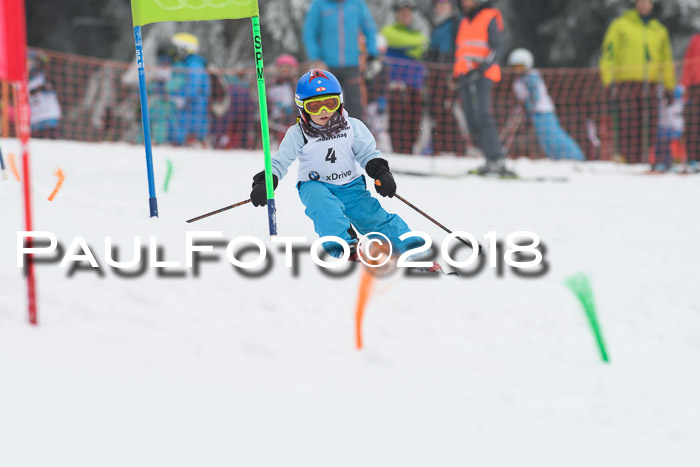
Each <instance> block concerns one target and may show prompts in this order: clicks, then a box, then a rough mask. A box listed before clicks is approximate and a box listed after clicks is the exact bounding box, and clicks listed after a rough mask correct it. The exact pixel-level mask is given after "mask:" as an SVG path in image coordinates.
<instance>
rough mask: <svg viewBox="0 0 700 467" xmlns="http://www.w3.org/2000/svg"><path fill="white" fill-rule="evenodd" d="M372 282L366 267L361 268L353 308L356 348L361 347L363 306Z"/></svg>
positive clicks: (370, 291)
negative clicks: (355, 303) (358, 287)
mask: <svg viewBox="0 0 700 467" xmlns="http://www.w3.org/2000/svg"><path fill="white" fill-rule="evenodd" d="M373 284H374V276H373V275H372V273H371V272H369V271H368V270H367V269H365V268H362V277H361V278H360V290H359V292H358V294H357V307H356V308H355V345H356V347H357V350H361V349H362V321H363V319H364V316H365V307H366V306H367V301H368V300H369V296H370V294H371V293H372V285H373Z"/></svg>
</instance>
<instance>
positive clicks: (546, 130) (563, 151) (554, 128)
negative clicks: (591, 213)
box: [508, 49, 584, 161]
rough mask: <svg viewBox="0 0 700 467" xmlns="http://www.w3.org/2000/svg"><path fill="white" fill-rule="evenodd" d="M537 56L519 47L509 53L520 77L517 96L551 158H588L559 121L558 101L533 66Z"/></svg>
mask: <svg viewBox="0 0 700 467" xmlns="http://www.w3.org/2000/svg"><path fill="white" fill-rule="evenodd" d="M534 62H535V59H534V57H533V55H532V53H531V52H530V51H529V50H527V49H515V50H514V51H512V52H511V53H510V55H509V56H508V65H510V66H512V67H513V68H514V69H515V70H516V72H517V73H518V74H519V76H518V77H517V78H516V79H515V81H514V82H513V92H514V93H515V97H516V98H517V99H518V100H519V101H520V102H521V103H522V104H523V105H524V106H525V110H526V111H527V114H528V115H529V116H530V118H532V123H533V125H534V127H535V133H536V134H537V142H538V143H539V145H540V147H541V148H542V150H543V151H544V152H545V154H546V155H547V157H548V158H550V159H572V160H576V161H582V160H584V156H583V152H582V151H581V148H580V147H579V145H578V144H577V143H576V141H574V140H573V138H571V136H569V134H568V133H567V132H566V131H565V130H564V129H563V128H562V127H561V125H560V124H559V119H558V118H557V114H556V113H555V108H554V103H553V102H552V98H551V97H550V96H549V92H548V91H547V86H546V85H545V82H544V79H542V75H541V74H540V72H539V71H537V70H535V69H533V68H532V67H533V65H534Z"/></svg>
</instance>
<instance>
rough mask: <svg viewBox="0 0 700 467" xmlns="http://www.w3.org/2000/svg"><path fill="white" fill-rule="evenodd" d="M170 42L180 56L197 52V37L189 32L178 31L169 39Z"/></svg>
mask: <svg viewBox="0 0 700 467" xmlns="http://www.w3.org/2000/svg"><path fill="white" fill-rule="evenodd" d="M170 42H171V43H172V44H173V46H175V48H176V49H177V54H178V55H179V56H180V57H186V56H188V55H192V54H196V53H198V52H199V39H197V36H195V35H194V34H190V33H189V32H178V33H177V34H175V35H174V36H173V37H172V38H171V39H170Z"/></svg>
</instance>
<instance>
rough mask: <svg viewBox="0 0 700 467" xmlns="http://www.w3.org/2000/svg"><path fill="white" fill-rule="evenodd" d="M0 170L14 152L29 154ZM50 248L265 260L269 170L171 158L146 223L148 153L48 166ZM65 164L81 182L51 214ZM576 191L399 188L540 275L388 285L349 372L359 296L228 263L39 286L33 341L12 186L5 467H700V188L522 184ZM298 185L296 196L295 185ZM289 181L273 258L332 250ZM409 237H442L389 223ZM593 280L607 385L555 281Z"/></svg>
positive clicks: (476, 183)
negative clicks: (260, 185) (504, 244)
mask: <svg viewBox="0 0 700 467" xmlns="http://www.w3.org/2000/svg"><path fill="white" fill-rule="evenodd" d="M1 143H2V148H3V153H4V154H5V156H6V157H7V154H8V152H15V153H17V144H16V142H15V141H13V140H5V141H2V142H1ZM32 150H33V166H32V169H33V174H34V177H35V182H34V198H35V216H34V221H35V230H48V231H51V232H54V233H55V234H56V235H57V236H58V238H59V240H60V241H62V242H64V246H66V247H67V246H68V243H69V242H70V240H71V239H72V238H73V237H75V236H84V237H85V238H86V240H87V242H88V243H89V244H90V246H91V247H93V251H94V253H95V256H96V257H97V260H98V261H99V262H100V263H101V264H102V265H103V267H104V266H105V265H104V251H103V250H104V237H105V236H106V235H110V236H111V237H112V238H113V241H114V243H115V244H117V245H118V246H119V247H120V248H121V251H122V254H123V255H124V256H125V257H126V256H129V255H131V252H132V248H133V247H132V242H133V237H134V236H140V237H141V238H142V240H143V242H144V243H145V242H147V238H148V237H149V236H156V237H157V239H158V243H159V244H160V245H162V246H163V247H164V248H165V252H166V259H167V260H172V261H176V260H177V261H183V260H184V257H185V252H184V244H185V241H184V240H185V232H186V231H187V230H188V228H189V229H190V230H194V229H197V230H210V231H211V230H213V231H223V232H224V238H225V239H227V240H230V239H232V238H234V237H236V236H240V235H253V236H257V237H259V238H261V239H264V240H265V241H267V224H266V222H267V221H266V211H265V210H264V209H255V208H253V207H252V206H250V205H248V206H244V207H241V208H237V209H234V210H231V211H228V212H226V213H222V214H219V215H217V216H213V217H211V218H209V219H206V220H203V221H200V222H198V223H196V224H191V225H190V224H186V223H185V222H184V221H185V219H188V218H190V217H194V216H196V215H199V214H201V213H204V212H207V211H210V210H214V209H217V208H219V207H223V206H225V205H227V204H231V203H234V202H236V201H239V200H242V199H245V198H247V196H248V193H249V188H250V179H251V177H252V175H253V174H254V173H255V172H257V171H259V170H261V169H262V156H261V155H260V154H259V153H249V152H244V151H238V152H208V151H196V150H184V149H169V148H157V149H156V154H155V168H156V179H157V185H158V187H159V189H161V188H162V185H163V178H164V175H165V170H166V164H165V159H166V158H170V159H171V161H172V162H173V165H174V172H173V175H172V179H171V182H170V190H169V191H168V192H167V193H163V192H162V190H159V193H158V197H159V205H160V215H161V217H160V219H157V220H156V219H149V218H148V203H147V189H146V173H145V163H144V156H143V149H142V148H140V147H132V146H124V145H109V144H99V145H95V144H78V143H67V142H44V141H37V142H34V143H33V146H32ZM390 162H391V164H392V166H394V167H401V168H403V169H405V170H437V171H440V172H457V171H460V172H462V171H466V169H467V168H471V167H473V166H475V165H476V164H477V163H478V162H477V161H476V160H469V159H440V160H438V161H431V160H429V159H425V158H411V157H391V158H390ZM56 167H61V168H62V170H63V171H64V172H65V175H66V180H65V183H64V185H63V188H62V189H61V191H60V192H59V194H58V195H57V196H56V199H55V200H54V201H53V202H52V203H50V202H48V201H47V200H46V198H47V196H48V195H49V194H50V193H51V190H52V189H53V187H54V185H55V183H56V178H55V176H54V175H53V173H52V172H53V171H54V170H55V168H56ZM515 168H516V169H517V170H518V171H519V172H520V173H522V174H524V175H535V174H539V175H542V174H546V175H550V176H566V177H568V178H569V182H568V183H530V182H512V181H498V180H482V179H478V178H460V179H444V178H417V177H407V176H400V175H397V183H398V187H399V190H398V191H399V193H400V194H402V195H403V196H404V197H406V198H407V199H408V200H410V201H411V202H413V203H414V204H416V205H417V206H419V207H420V208H422V209H424V210H426V211H427V212H428V213H430V214H431V215H433V216H434V217H435V218H436V219H438V220H440V221H441V222H443V223H445V224H446V225H447V226H448V227H450V228H452V229H454V230H466V231H469V232H471V233H472V234H474V235H475V236H476V237H477V238H480V239H483V236H484V234H486V233H487V232H489V231H496V232H498V237H499V238H501V239H504V238H505V236H506V235H507V234H508V233H510V232H514V231H519V230H530V231H533V232H536V233H537V234H539V235H540V237H541V238H542V240H543V242H544V243H545V244H546V245H547V247H548V251H547V254H546V260H547V261H548V263H549V265H550V270H549V272H548V274H547V275H545V276H544V277H542V278H538V279H523V278H520V277H518V276H516V275H514V274H513V273H512V271H509V270H506V271H505V273H504V275H503V277H497V274H496V272H495V271H494V270H493V269H490V268H488V267H487V268H485V269H484V270H483V271H482V272H481V273H480V274H478V275H477V276H476V277H472V278H464V277H460V278H451V277H438V278H436V279H409V278H404V277H402V276H400V275H395V276H392V277H390V278H388V279H384V280H382V281H379V282H378V283H377V285H376V290H375V293H374V295H373V296H372V297H371V299H370V302H369V305H368V309H367V313H366V318H365V344H366V348H365V349H364V350H363V351H361V352H358V351H356V350H355V349H354V308H355V301H356V297H357V288H358V282H359V273H358V272H357V271H356V273H355V274H352V275H351V276H349V277H347V278H345V279H340V280H339V279H331V278H328V277H326V276H325V275H323V274H322V273H321V272H320V271H319V270H318V268H317V267H316V266H315V265H313V264H312V262H311V260H310V258H309V256H308V254H302V255H301V257H300V271H299V275H298V277H294V275H293V273H292V272H291V271H290V270H288V269H286V268H284V265H283V256H282V254H281V253H279V252H277V250H276V247H275V248H272V249H271V250H270V253H271V255H272V256H274V259H275V263H274V267H273V268H272V270H271V272H270V273H269V274H268V275H266V276H264V277H263V278H259V279H247V278H244V277H242V276H241V275H240V274H238V273H237V272H236V271H234V269H233V267H232V266H231V265H230V264H228V263H227V262H226V261H225V259H223V250H221V249H219V250H218V251H219V253H220V257H221V258H222V260H220V261H219V262H218V263H211V262H209V263H204V264H203V265H202V271H201V275H200V277H198V278H195V277H193V273H192V271H191V270H190V271H187V272H186V277H185V278H159V277H157V275H156V272H155V270H148V271H147V272H146V273H145V274H144V275H143V276H142V277H139V278H136V279H122V278H119V277H117V276H116V275H115V274H114V272H113V271H112V270H110V269H108V268H104V269H102V271H103V272H104V277H100V276H98V274H97V273H95V272H94V271H86V270H81V271H78V272H76V273H75V275H74V276H73V277H71V278H68V277H67V272H66V269H61V268H59V267H58V265H57V264H47V265H39V266H38V267H37V272H38V296H39V320H40V325H39V327H36V328H34V327H30V326H29V325H27V324H26V311H25V308H26V304H25V295H26V292H25V286H24V282H23V278H22V276H21V271H20V270H19V269H18V268H17V267H16V266H15V263H16V232H17V230H22V229H23V227H22V226H23V223H22V217H21V212H22V205H21V190H20V184H19V183H17V182H16V181H14V180H13V179H8V180H7V181H0V225H1V228H0V290H2V294H1V295H0V297H1V298H0V465H3V466H12V467H25V466H70V467H76V466H101V467H102V466H124V465H130V466H154V465H159V466H160V465H163V466H165V465H167V466H192V465H202V466H205V465H206V466H224V465H226V466H230V465H241V466H246V467H250V466H272V465H275V466H279V465H290V466H291V465H294V466H296V465H299V466H329V465H333V466H350V465H352V466H356V465H367V466H414V465H415V466H426V465H436V466H438V465H439V466H465V465H473V466H538V467H542V466H567V467H573V466H586V467H588V466H591V465H598V466H631V465H634V466H635V467H640V466H674V467H681V466H682V467H685V466H688V467H691V466H697V465H699V464H698V459H700V443H698V439H700V428H699V426H700V422H698V420H700V372H699V370H700V288H699V287H698V278H699V277H700V276H699V275H698V272H697V265H698V263H699V260H700V253H698V249H697V247H696V246H695V245H694V242H695V241H696V239H698V238H700V220H699V219H700V218H699V217H698V215H697V206H698V199H700V178H698V177H696V176H686V177H683V176H678V175H667V176H642V175H636V174H634V172H638V171H639V169H636V168H630V167H621V166H615V165H613V164H608V163H590V164H579V165H577V166H576V165H573V164H571V163H566V162H564V163H552V162H546V161H541V162H529V161H518V162H517V163H515ZM291 173H294V170H292V172H291ZM293 182H294V180H293V177H292V176H289V177H288V178H286V179H284V180H283V181H282V182H281V184H280V187H279V188H278V190H277V194H276V196H277V199H278V201H277V204H278V211H279V213H278V223H279V229H280V234H281V235H289V236H300V235H301V236H306V237H308V239H309V242H311V241H312V240H314V239H315V238H316V235H315V233H314V231H313V225H312V223H311V221H310V220H308V219H307V218H306V217H305V216H304V212H303V206H302V205H301V203H300V201H299V199H298V196H297V194H296V193H295V191H296V190H295V187H294V183H293ZM382 202H383V205H384V206H385V207H386V208H387V209H388V210H390V211H394V212H397V213H399V214H400V215H401V216H403V217H404V219H405V220H406V221H407V222H408V223H409V225H410V226H411V227H412V228H413V229H415V230H423V231H425V232H428V233H429V234H431V235H432V237H433V239H434V240H435V241H436V242H440V241H441V240H442V239H443V238H444V236H445V234H444V232H442V231H441V230H439V229H438V228H437V227H435V226H433V225H432V224H430V223H428V222H427V221H426V220H425V219H423V218H422V217H420V216H419V215H417V214H416V213H415V212H413V211H411V210H410V209H409V208H407V207H406V206H405V205H403V204H401V203H400V202H399V201H398V200H394V199H389V200H382ZM579 271H582V272H584V273H587V274H588V275H589V276H590V277H591V281H592V285H593V290H594V292H595V297H596V302H597V305H598V311H599V315H600V320H601V324H602V328H603V332H604V334H605V338H606V340H607V343H608V347H609V351H610V355H611V359H612V362H611V363H610V364H609V365H604V364H602V363H601V362H600V360H599V357H598V355H597V351H596V348H595V344H594V340H593V338H592V336H591V333H590V330H589V328H588V324H587V322H586V320H585V318H584V314H583V312H582V310H581V307H580V304H579V303H578V302H577V301H576V299H575V297H574V296H573V295H572V294H571V293H570V292H569V291H568V290H567V289H566V288H565V286H564V285H563V281H564V280H565V278H566V277H568V276H570V275H571V274H573V273H576V272H579Z"/></svg>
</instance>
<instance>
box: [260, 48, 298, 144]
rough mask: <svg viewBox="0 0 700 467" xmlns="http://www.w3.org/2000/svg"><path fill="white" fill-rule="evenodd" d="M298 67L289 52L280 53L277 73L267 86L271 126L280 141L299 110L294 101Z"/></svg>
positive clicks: (276, 64) (276, 62)
mask: <svg viewBox="0 0 700 467" xmlns="http://www.w3.org/2000/svg"><path fill="white" fill-rule="evenodd" d="M298 69H299V63H298V62H297V59H296V58H294V57H293V56H292V55H289V54H284V55H280V56H279V57H277V60H275V68H274V72H275V73H274V75H273V79H272V80H271V81H272V82H271V84H270V86H269V87H268V88H267V102H268V106H269V108H270V128H271V129H272V134H273V135H274V136H275V137H276V139H277V141H278V142H279V141H282V138H284V135H285V133H286V132H287V130H288V129H289V127H290V126H291V125H293V124H294V123H295V122H296V118H297V113H298V112H297V106H296V104H295V103H294V90H295V89H296V85H297V81H299V79H298V78H297V76H298V75H299V70H298Z"/></svg>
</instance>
